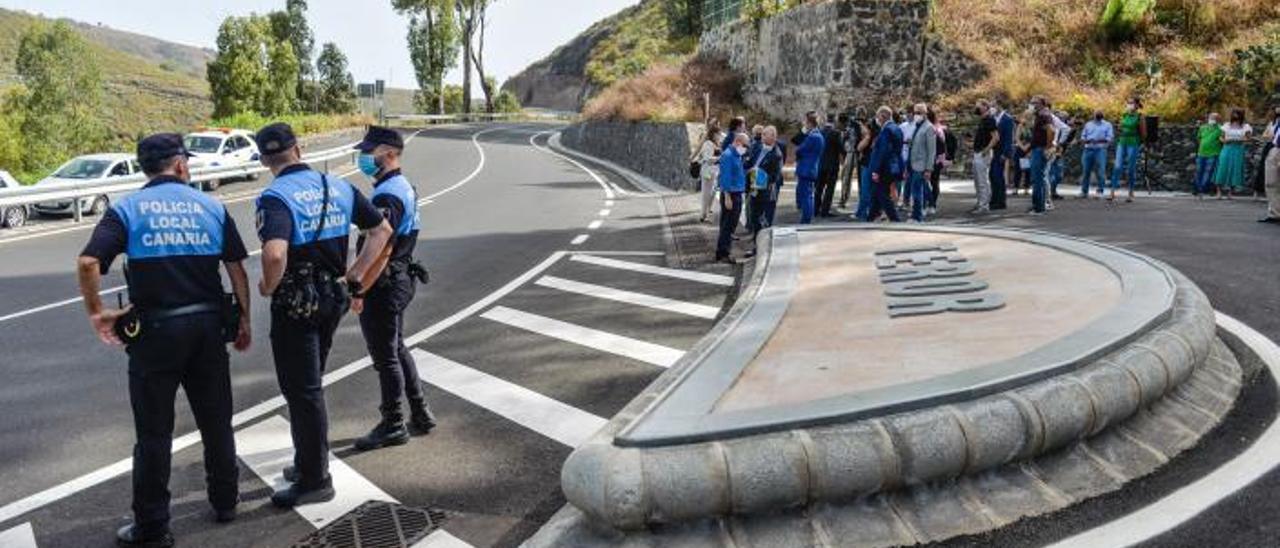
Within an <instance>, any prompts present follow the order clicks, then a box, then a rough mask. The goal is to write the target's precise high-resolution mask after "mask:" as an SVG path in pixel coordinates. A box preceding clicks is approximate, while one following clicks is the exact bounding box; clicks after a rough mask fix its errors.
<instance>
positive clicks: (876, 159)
mask: <svg viewBox="0 0 1280 548" xmlns="http://www.w3.org/2000/svg"><path fill="white" fill-rule="evenodd" d="M1008 107H1009V102H1008V101H1003V100H999V99H982V100H979V101H977V102H976V104H975V105H974V110H973V115H974V117H975V118H976V119H977V124H976V126H975V128H974V129H973V130H972V131H971V132H966V133H967V135H966V136H965V138H966V139H968V143H969V144H970V145H971V150H972V157H971V160H970V161H971V166H972V175H973V179H974V196H975V201H974V205H973V208H972V209H970V210H969V212H968V213H969V214H971V215H983V214H986V213H989V212H991V211H993V210H1004V209H1008V208H1009V199H1008V198H1009V197H1010V196H1020V195H1024V194H1025V195H1026V196H1028V197H1029V198H1030V202H1031V203H1030V206H1029V207H1028V209H1027V213H1028V214H1030V215H1043V214H1045V213H1047V212H1049V211H1052V210H1053V209H1054V205H1053V204H1054V201H1055V200H1062V199H1063V196H1062V195H1061V194H1059V192H1058V190H1059V187H1060V185H1061V184H1062V183H1063V182H1064V179H1065V173H1066V167H1065V166H1066V161H1067V155H1066V153H1067V150H1068V148H1069V147H1071V146H1073V145H1079V146H1080V148H1081V153H1080V154H1081V156H1080V163H1081V167H1082V171H1083V173H1082V175H1081V177H1080V190H1079V194H1078V197H1079V198H1081V199H1089V198H1090V197H1091V196H1092V198H1093V199H1098V200H1101V199H1103V198H1104V197H1105V199H1106V200H1108V201H1115V200H1117V199H1120V196H1121V195H1120V190H1121V189H1122V188H1123V189H1124V191H1125V194H1123V200H1124V201H1126V202H1132V201H1133V200H1134V197H1135V189H1136V188H1137V187H1138V186H1140V185H1143V184H1144V181H1143V177H1145V174H1143V175H1141V176H1140V173H1139V159H1140V158H1141V157H1142V154H1143V146H1144V145H1145V144H1147V143H1150V142H1151V137H1152V135H1151V133H1152V132H1154V131H1155V130H1156V128H1154V127H1153V128H1148V120H1149V118H1148V117H1147V116H1146V115H1144V113H1143V104H1142V101H1141V100H1140V99H1138V98H1136V97H1135V98H1132V99H1130V100H1129V101H1128V103H1127V104H1126V106H1125V111H1124V113H1123V114H1122V115H1121V116H1120V117H1119V119H1118V120H1115V122H1114V123H1113V122H1112V121H1110V120H1108V119H1107V117H1106V115H1105V114H1104V113H1103V112H1102V111H1100V110H1099V111H1095V112H1094V113H1093V115H1092V116H1091V117H1090V118H1089V119H1088V120H1085V119H1082V118H1081V119H1078V118H1076V117H1073V116H1071V115H1069V114H1067V113H1065V112H1060V111H1055V110H1054V109H1053V108H1052V105H1051V104H1050V103H1049V101H1048V100H1046V99H1045V98H1043V97H1034V98H1032V99H1031V101H1030V102H1029V103H1028V105H1027V107H1026V109H1025V110H1024V111H1023V112H1022V113H1021V114H1014V113H1012V112H1011V111H1010V109H1009V108H1008ZM1197 138H1198V145H1199V146H1198V150H1197V158H1196V170H1195V180H1194V185H1193V188H1194V193H1195V195H1196V196H1197V197H1199V198H1200V199H1203V198H1205V197H1206V196H1210V195H1213V196H1216V197H1217V198H1219V199H1228V200H1229V199H1232V198H1233V196H1239V195H1242V194H1244V193H1245V192H1247V189H1248V186H1247V184H1246V183H1247V182H1246V177H1245V174H1246V164H1247V161H1248V159H1247V148H1248V145H1249V144H1250V142H1252V141H1254V140H1256V139H1259V138H1260V139H1261V141H1262V142H1263V143H1264V148H1263V151H1262V161H1261V165H1259V166H1258V168H1257V169H1256V170H1255V173H1256V183H1257V184H1256V187H1255V188H1261V187H1262V186H1264V185H1263V184H1261V183H1263V182H1264V181H1265V187H1266V189H1267V194H1268V195H1269V196H1270V203H1269V207H1268V211H1267V215H1266V216H1265V217H1264V218H1262V219H1260V222H1267V223H1280V107H1277V108H1276V109H1275V110H1274V111H1273V112H1272V118H1271V120H1270V122H1269V123H1268V124H1267V128H1266V129H1265V130H1264V131H1262V132H1256V131H1255V130H1254V129H1253V128H1252V127H1250V125H1249V124H1248V123H1246V122H1245V112H1244V111H1243V110H1240V109H1235V110H1232V111H1231V116H1230V118H1229V119H1228V121H1227V123H1225V124H1222V123H1220V120H1219V115H1218V114H1217V113H1211V114H1209V115H1208V116H1207V117H1206V119H1205V122H1204V124H1203V125H1202V126H1201V127H1200V128H1199V130H1198V134H1197ZM788 145H790V147H791V148H792V150H791V151H790V154H788ZM958 145H959V137H958V136H957V135H956V132H954V131H953V130H952V128H951V127H950V126H949V125H948V123H947V119H946V117H945V115H944V113H942V112H941V111H939V110H938V109H936V108H934V107H932V106H931V105H928V104H926V103H919V104H916V105H914V106H912V107H910V108H909V109H905V108H904V109H901V110H898V111H894V110H893V109H892V108H890V107H887V106H882V107H880V108H878V109H876V111H875V114H874V115H873V116H871V117H870V118H868V117H866V115H865V111H864V110H863V109H856V110H854V111H851V112H849V113H846V114H841V115H838V116H835V117H834V118H832V117H828V118H825V119H824V117H823V116H822V115H821V114H820V113H818V112H816V111H810V112H808V113H806V114H805V116H804V118H803V120H802V128H801V130H800V131H799V132H798V133H797V134H796V135H795V136H793V137H792V138H791V139H790V140H788V141H787V142H783V141H780V140H779V138H778V129H777V127H775V126H762V125H756V126H754V127H751V128H748V125H747V120H746V119H745V118H742V117H737V118H733V119H732V120H730V121H729V123H728V126H727V127H726V128H725V129H724V130H722V129H721V125H720V123H719V121H718V120H716V119H714V118H713V119H710V120H708V121H707V125H706V134H705V136H704V139H703V141H702V143H701V145H700V147H699V149H698V152H697V153H696V155H695V156H694V158H693V159H692V160H691V166H690V169H691V173H692V174H693V175H694V177H695V178H696V179H698V182H699V185H700V192H701V219H702V222H710V221H711V220H712V218H713V217H715V215H716V214H717V213H718V215H719V224H720V234H719V238H718V242H717V247H716V260H717V261H732V258H731V256H730V249H731V247H732V242H733V239H734V238H735V236H734V233H735V231H736V230H737V229H738V227H739V226H740V223H741V224H745V226H746V228H747V229H748V231H749V232H750V235H751V236H752V238H754V236H755V235H756V234H757V233H758V232H759V231H760V230H762V229H764V228H766V227H769V226H771V225H772V224H773V222H774V217H775V214H776V211H777V204H778V198H779V195H780V193H781V190H782V187H783V186H784V184H785V181H784V178H783V166H784V165H785V164H786V163H787V162H788V160H789V159H790V161H791V162H793V163H794V166H795V181H796V182H795V200H796V209H797V210H798V212H799V217H800V218H799V222H800V224H809V223H812V222H814V219H815V218H826V217H835V216H837V215H838V214H841V210H843V214H844V215H847V216H848V217H850V218H851V219H852V220H854V221H859V222H879V221H882V220H888V221H890V222H901V221H903V220H904V218H905V220H907V221H909V222H913V223H923V222H927V221H928V220H929V219H930V218H933V217H934V216H936V215H937V213H938V197H939V195H940V194H941V190H942V189H941V178H942V173H943V172H944V171H946V170H947V169H948V168H949V167H950V166H951V165H952V164H953V163H954V162H956V161H957V160H958V153H957V149H958V148H959V147H958ZM1112 151H1114V152H1112ZM1109 165H1110V169H1108V166H1109ZM1108 175H1109V177H1108ZM854 181H857V183H856V192H855V187H854ZM1108 187H1110V192H1108ZM1095 189H1096V190H1095ZM1091 190H1093V191H1094V193H1093V194H1091ZM1255 192H1256V191H1255ZM717 196H719V198H717ZM851 199H854V200H855V201H854V202H853V206H852V207H850V200H851ZM717 203H718V205H719V207H715V206H716V204H717ZM753 253H754V252H752V251H748V252H747V256H748V257H750V256H751V255H752V254H753Z"/></svg>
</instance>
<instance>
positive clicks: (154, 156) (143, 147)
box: [138, 133, 194, 163]
mask: <svg viewBox="0 0 1280 548" xmlns="http://www.w3.org/2000/svg"><path fill="white" fill-rule="evenodd" d="M174 156H186V157H187V158H190V157H192V156H194V155H193V154H191V152H190V151H188V150H187V146H186V145H184V144H183V143H182V136H181V135H178V134H177V133H157V134H155V135H148V136H146V137H143V138H142V140H141V141H138V161H139V162H142V163H148V162H155V161H159V160H167V159H169V158H172V157H174Z"/></svg>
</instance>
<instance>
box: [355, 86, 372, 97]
mask: <svg viewBox="0 0 1280 548" xmlns="http://www.w3.org/2000/svg"><path fill="white" fill-rule="evenodd" d="M375 90H376V88H375V86H374V85H373V84H360V85H358V86H356V95H359V96H360V97H364V98H368V99H372V98H373V97H374V92H375Z"/></svg>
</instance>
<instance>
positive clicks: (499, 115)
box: [383, 111, 578, 125]
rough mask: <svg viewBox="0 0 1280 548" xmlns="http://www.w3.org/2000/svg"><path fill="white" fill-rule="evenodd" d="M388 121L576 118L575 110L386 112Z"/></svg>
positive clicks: (427, 121)
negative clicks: (458, 112) (468, 112)
mask: <svg viewBox="0 0 1280 548" xmlns="http://www.w3.org/2000/svg"><path fill="white" fill-rule="evenodd" d="M383 118H385V119H386V120H387V121H388V122H402V123H403V122H423V123H426V124H428V125H430V124H446V123H456V122H496V121H511V120H557V121H564V122H571V121H574V120H576V119H577V118H578V113H576V112H558V111H524V112H495V113H493V114H490V113H486V112H475V113H471V114H387V115H385V116H383Z"/></svg>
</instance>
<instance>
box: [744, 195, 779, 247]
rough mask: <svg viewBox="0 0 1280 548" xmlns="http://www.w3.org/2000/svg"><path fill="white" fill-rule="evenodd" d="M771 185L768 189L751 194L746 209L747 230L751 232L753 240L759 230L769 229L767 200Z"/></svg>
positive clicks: (769, 196)
mask: <svg viewBox="0 0 1280 548" xmlns="http://www.w3.org/2000/svg"><path fill="white" fill-rule="evenodd" d="M772 189H773V185H770V186H769V188H768V189H765V190H757V191H754V192H753V193H751V200H750V203H749V206H750V207H748V208H747V230H750V231H751V237H752V238H753V239H754V238H755V237H756V234H759V233H760V231H761V230H764V229H766V228H768V227H769V198H771V197H772V196H771V194H770V193H771V192H772Z"/></svg>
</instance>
